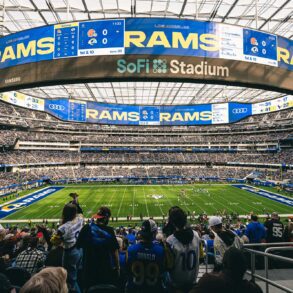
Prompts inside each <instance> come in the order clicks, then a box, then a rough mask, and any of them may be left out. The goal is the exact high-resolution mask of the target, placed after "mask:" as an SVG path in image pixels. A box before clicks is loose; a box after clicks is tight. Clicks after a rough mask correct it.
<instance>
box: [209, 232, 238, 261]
mask: <svg viewBox="0 0 293 293" xmlns="http://www.w3.org/2000/svg"><path fill="white" fill-rule="evenodd" d="M214 234H215V240H214V251H215V261H216V264H218V265H221V264H222V261H223V257H224V254H225V251H226V250H227V249H228V248H229V247H231V246H234V247H236V248H241V246H242V244H243V242H242V240H241V239H240V238H239V237H238V236H237V235H236V234H234V233H233V232H232V231H230V230H223V231H221V232H218V233H214Z"/></svg>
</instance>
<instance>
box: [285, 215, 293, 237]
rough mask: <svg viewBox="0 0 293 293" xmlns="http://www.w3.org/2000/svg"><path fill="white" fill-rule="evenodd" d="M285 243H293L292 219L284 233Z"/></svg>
mask: <svg viewBox="0 0 293 293" xmlns="http://www.w3.org/2000/svg"><path fill="white" fill-rule="evenodd" d="M284 241H285V242H287V241H288V242H293V222H292V219H288V225H286V227H285V231H284Z"/></svg>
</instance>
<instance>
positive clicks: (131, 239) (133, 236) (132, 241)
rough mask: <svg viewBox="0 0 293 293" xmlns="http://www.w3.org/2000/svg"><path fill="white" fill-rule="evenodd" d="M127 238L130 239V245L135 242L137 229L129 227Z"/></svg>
mask: <svg viewBox="0 0 293 293" xmlns="http://www.w3.org/2000/svg"><path fill="white" fill-rule="evenodd" d="M126 238H127V239H128V243H129V245H133V244H135V240H136V239H135V231H133V230H132V229H129V231H128V234H127V235H126Z"/></svg>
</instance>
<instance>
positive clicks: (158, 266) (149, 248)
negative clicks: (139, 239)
mask: <svg viewBox="0 0 293 293" xmlns="http://www.w3.org/2000/svg"><path fill="white" fill-rule="evenodd" d="M127 265H128V270H129V278H128V281H127V285H126V287H127V292H152V293H154V292H161V290H162V274H163V272H164V248H163V247H162V246H161V245H159V244H156V243H148V244H145V243H138V244H135V245H132V246H130V247H129V248H128V260H127Z"/></svg>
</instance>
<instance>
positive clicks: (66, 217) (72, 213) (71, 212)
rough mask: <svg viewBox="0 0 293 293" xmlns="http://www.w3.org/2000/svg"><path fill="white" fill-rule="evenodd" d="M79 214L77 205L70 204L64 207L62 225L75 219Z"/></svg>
mask: <svg viewBox="0 0 293 293" xmlns="http://www.w3.org/2000/svg"><path fill="white" fill-rule="evenodd" d="M76 214H77V209H76V205H74V204H72V203H68V204H66V205H65V206H64V208H63V211H62V224H65V223H66V222H69V221H72V220H74V219H75V217H76Z"/></svg>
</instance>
